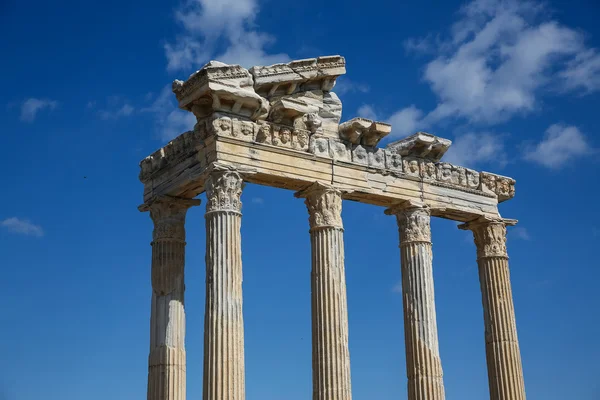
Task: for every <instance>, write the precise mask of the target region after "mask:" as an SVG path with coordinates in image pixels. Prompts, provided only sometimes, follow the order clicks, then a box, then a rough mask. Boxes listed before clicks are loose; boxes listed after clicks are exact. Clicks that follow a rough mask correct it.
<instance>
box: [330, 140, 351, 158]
mask: <svg viewBox="0 0 600 400" xmlns="http://www.w3.org/2000/svg"><path fill="white" fill-rule="evenodd" d="M329 149H330V151H331V154H330V155H331V157H332V158H333V159H334V160H340V161H348V162H350V161H352V150H350V144H349V143H345V142H342V141H340V140H336V139H329Z"/></svg>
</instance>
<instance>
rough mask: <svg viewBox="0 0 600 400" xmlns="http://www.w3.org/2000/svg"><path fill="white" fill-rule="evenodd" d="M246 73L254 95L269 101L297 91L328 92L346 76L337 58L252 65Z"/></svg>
mask: <svg viewBox="0 0 600 400" xmlns="http://www.w3.org/2000/svg"><path fill="white" fill-rule="evenodd" d="M249 72H250V73H251V74H252V76H253V77H254V88H255V90H256V92H257V93H258V94H260V95H262V96H265V97H267V98H269V99H270V98H271V97H273V96H282V95H291V94H293V93H295V92H298V91H310V90H323V91H330V90H331V89H332V88H333V86H334V85H335V80H336V79H337V77H338V76H340V75H343V74H345V73H346V61H345V59H344V57H341V56H325V57H319V58H308V59H304V60H294V61H291V62H289V63H287V64H274V65H269V66H256V67H252V68H250V71H249Z"/></svg>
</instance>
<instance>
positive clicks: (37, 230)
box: [0, 217, 44, 237]
mask: <svg viewBox="0 0 600 400" xmlns="http://www.w3.org/2000/svg"><path fill="white" fill-rule="evenodd" d="M0 226H2V227H3V228H4V229H6V230H7V231H9V232H12V233H18V234H21V235H27V236H36V237H42V236H44V230H43V229H42V227H41V226H39V225H35V224H33V223H31V222H30V221H28V220H26V219H19V218H17V217H12V218H7V219H5V220H3V221H2V222H0Z"/></svg>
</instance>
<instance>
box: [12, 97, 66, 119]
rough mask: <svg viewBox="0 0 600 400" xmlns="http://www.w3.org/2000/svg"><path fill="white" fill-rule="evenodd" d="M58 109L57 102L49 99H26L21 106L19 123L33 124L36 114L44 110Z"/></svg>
mask: <svg viewBox="0 0 600 400" xmlns="http://www.w3.org/2000/svg"><path fill="white" fill-rule="evenodd" d="M56 107H58V102H57V101H55V100H49V99H36V98H33V97H32V98H30V99H27V100H25V101H24V102H23V104H21V121H24V122H33V121H34V120H35V117H36V116H37V114H38V113H39V112H40V111H42V110H45V109H48V110H54V109H55V108H56Z"/></svg>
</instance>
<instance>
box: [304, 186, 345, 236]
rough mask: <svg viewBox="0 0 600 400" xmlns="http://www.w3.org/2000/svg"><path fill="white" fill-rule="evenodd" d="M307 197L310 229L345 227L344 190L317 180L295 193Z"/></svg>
mask: <svg viewBox="0 0 600 400" xmlns="http://www.w3.org/2000/svg"><path fill="white" fill-rule="evenodd" d="M295 196H296V197H298V198H304V199H306V200H305V201H304V203H305V204H306V207H307V208H308V214H309V217H308V222H309V224H310V229H311V230H313V229H319V228H340V229H342V228H343V223H342V191H341V190H339V189H336V188H335V187H333V186H331V185H327V184H324V183H321V182H315V183H313V184H312V185H310V186H309V187H307V188H306V189H303V190H301V191H299V192H297V193H296V194H295Z"/></svg>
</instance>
